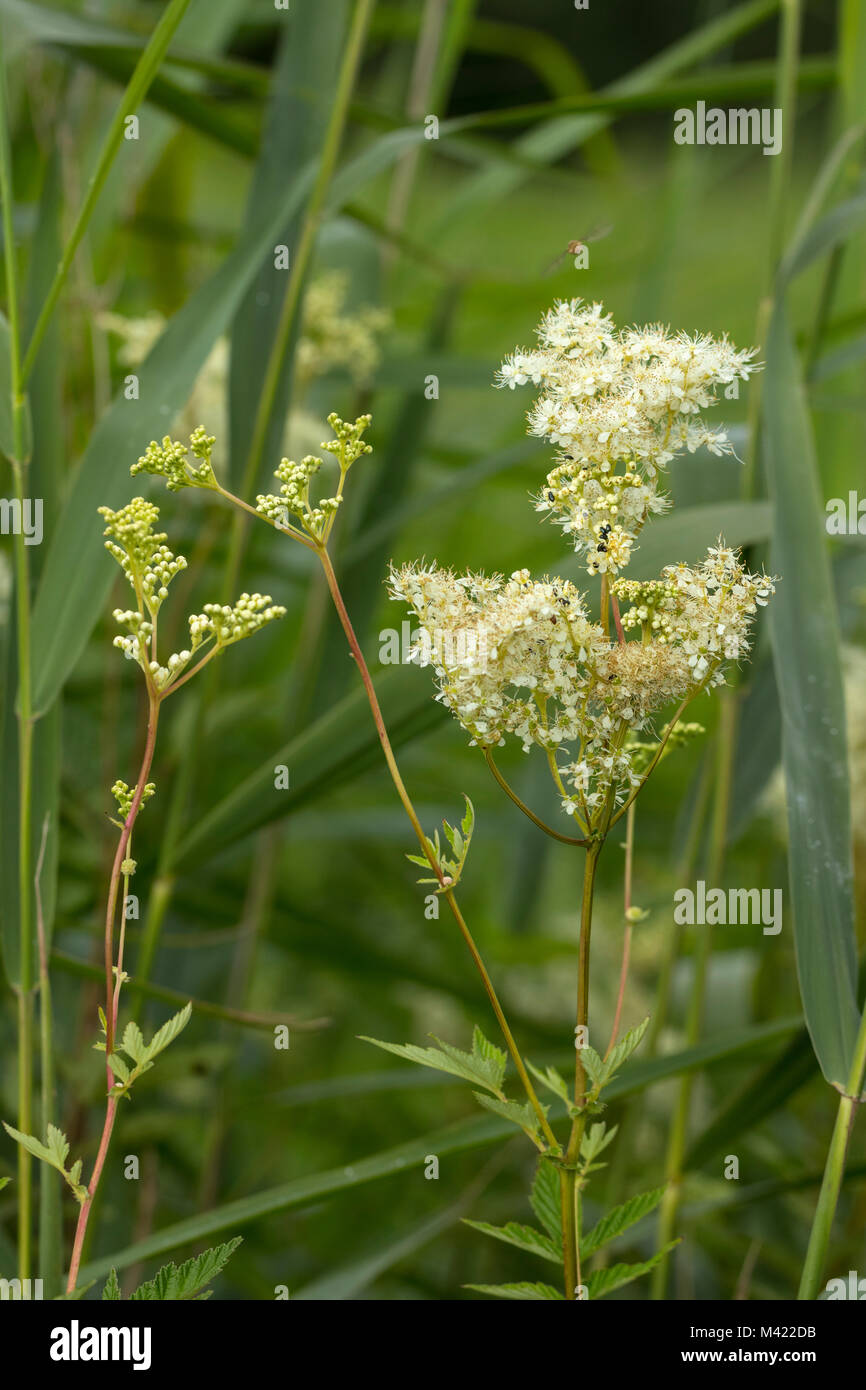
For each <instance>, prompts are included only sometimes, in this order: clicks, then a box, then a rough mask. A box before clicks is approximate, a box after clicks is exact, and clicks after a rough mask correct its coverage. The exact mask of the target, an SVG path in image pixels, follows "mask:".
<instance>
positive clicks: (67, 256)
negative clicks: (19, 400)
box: [21, 0, 190, 382]
mask: <svg viewBox="0 0 866 1390" xmlns="http://www.w3.org/2000/svg"><path fill="white" fill-rule="evenodd" d="M189 4H190V0H170V3H169V4H168V5H167V6H166V8H165V10H164V12H163V14H162V17H161V19H160V20H159V23H158V24H157V26H156V28H155V29H154V31H153V33H152V35H151V37H150V39H149V41H148V43H147V46H146V47H145V49H144V51H143V52H142V55H141V57H140V58H139V60H138V62H137V63H136V65H135V71H134V72H133V74H132V76H131V78H130V79H129V85H128V86H127V88H126V91H125V92H124V93H123V96H122V97H121V99H120V105H119V106H118V108H117V110H116V111H115V113H114V118H113V119H112V122H111V125H110V126H109V128H108V133H107V135H106V137H105V140H104V142H103V145H102V149H101V150H100V152H99V159H98V160H97V163H96V169H95V170H94V173H93V176H92V177H91V180H90V183H89V184H88V186H87V192H86V193H85V195H84V202H83V203H82V205H81V210H80V211H79V213H78V216H77V218H76V219H75V225H74V226H73V228H72V231H71V233H70V235H69V239H68V241H67V242H66V245H65V246H64V248H63V254H62V256H61V257H60V264H59V265H58V267H57V270H56V272H55V275H54V279H53V281H52V283H51V288H50V289H49V291H48V294H47V296H46V299H45V303H44V304H43V306H42V309H41V310H40V313H39V317H38V319H37V320H36V326H35V328H34V329H33V334H32V336H31V339H30V342H29V343H28V345H27V352H26V354H25V357H24V363H23V366H22V369H21V374H22V379H23V381H25V382H26V381H27V379H28V378H29V376H30V373H31V371H32V370H33V367H34V365H35V362H36V357H37V354H38V352H39V348H40V346H41V344H42V339H43V338H44V336H45V332H46V329H47V328H48V324H49V322H50V321H51V315H52V314H53V313H54V310H55V308H56V306H57V301H58V299H59V298H60V294H61V291H62V289H63V286H64V285H65V283H66V279H67V276H68V275H69V271H70V269H71V268H72V262H73V261H74V259H75V253H76V251H77V250H78V247H79V245H80V243H81V239H82V237H83V236H84V233H85V231H86V230H87V224H88V223H89V221H90V218H91V216H92V215H93V209H94V208H95V206H96V203H97V201H98V199H99V195H100V194H101V192H102V190H103V188H104V187H105V181H106V179H107V178H108V175H109V172H110V170H111V166H112V164H113V163H114V158H115V155H116V154H117V151H118V150H119V149H120V145H121V142H122V141H123V137H124V133H125V128H126V120H127V117H128V116H133V115H135V114H136V109H137V107H138V106H139V105H140V104H141V102H142V101H143V100H144V97H145V95H146V93H147V90H148V88H149V87H150V84H151V83H152V81H153V79H154V78H155V76H156V74H157V71H158V69H159V67H160V64H161V63H162V60H163V58H164V57H165V54H166V51H167V49H168V46H169V44H170V43H171V40H172V38H173V37H174V33H175V30H176V29H177V27H178V25H179V24H180V21H181V20H182V19H183V17H184V14H185V13H186V11H187V9H188V8H189Z"/></svg>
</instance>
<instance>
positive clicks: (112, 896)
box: [66, 690, 160, 1293]
mask: <svg viewBox="0 0 866 1390" xmlns="http://www.w3.org/2000/svg"><path fill="white" fill-rule="evenodd" d="M149 701H150V703H149V708H148V718H147V738H146V740H145V745H144V753H143V755H142V760H141V769H140V771H139V774H138V782H137V783H136V787H135V792H134V794H133V798H132V802H131V803H130V807H129V813H128V815H127V817H126V820H125V821H124V823H123V829H122V830H121V832H120V839H119V840H118V842H117V849H116V851H115V854H114V863H113V864H112V866H111V878H110V880H109V885H108V904H107V907H106V910H105V1077H106V1085H107V1088H108V1099H107V1101H106V1107H105V1122H104V1124H103V1126H102V1138H101V1139H100V1141H99V1150H98V1152H97V1155H96V1162H95V1163H94V1165H93V1172H92V1174H91V1176H90V1182H89V1183H88V1187H87V1197H86V1198H85V1200H84V1201H83V1202H82V1203H81V1209H80V1211H79V1213H78V1224H77V1225H76V1227H75V1240H74V1242H73V1246H72V1259H71V1261H70V1264H69V1278H68V1280H67V1283H66V1292H67V1293H74V1291H75V1285H76V1283H77V1282H78V1270H79V1268H80V1265H81V1252H82V1250H83V1249H84V1238H85V1236H86V1234H87V1223H88V1221H89V1219H90V1209H91V1207H92V1206H93V1199H94V1197H95V1196H96V1189H97V1188H98V1186H99V1180H100V1178H101V1177H102V1169H103V1167H104V1166H105V1160H106V1157H107V1155H108V1146H109V1144H110V1142H111V1134H112V1130H113V1129H114V1121H115V1119H116V1117H117V1101H118V1097H117V1096H116V1095H115V1094H113V1092H114V1087H115V1078H114V1072H113V1071H112V1070H111V1066H110V1065H109V1061H108V1059H109V1057H110V1056H111V1054H112V1052H113V1051H114V1037H115V1033H116V1031H117V1014H118V1008H119V1005H120V972H121V967H122V964H123V962H122V959H119V960H118V968H117V975H115V973H114V918H115V915H116V912H117V891H118V887H119V885H120V880H121V878H122V877H123V871H122V865H123V861H124V859H126V857H127V853H128V850H129V841H130V837H131V835H132V828H133V826H134V825H135V821H136V817H137V816H138V812H139V810H140V808H141V800H142V797H143V796H144V788H145V784H146V782H147V778H148V774H149V772H150V768H151V764H152V763H153V754H154V749H155V748H156V730H157V724H158V722H159V706H160V701H159V697H158V696H157V695H155V694H154V693H153V691H152V690H151V691H150V692H149ZM121 950H122V946H121Z"/></svg>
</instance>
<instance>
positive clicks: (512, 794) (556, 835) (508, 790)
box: [481, 748, 589, 849]
mask: <svg viewBox="0 0 866 1390" xmlns="http://www.w3.org/2000/svg"><path fill="white" fill-rule="evenodd" d="M481 751H482V753H483V754H484V757H485V760H486V762H487V766H488V767H489V768H490V771H491V772H492V773H493V776H494V778H495V779H496V781H497V782H498V783H499V785H500V787H501V788H502V790H503V791H504V792H505V795H506V796H507V797H509V798H510V799H511V800H512V801H513V802H514V804H515V806H517V807H518V808H519V809H520V810H521V811H522V812H523V814H524V815H525V816H527V817H528V819H529V820H531V821H532V823H533V825H537V826H538V828H539V830H543V831H544V833H545V835H549V836H550V838H551V839H552V840H559V841H560V842H561V843H562V844H564V845H580V846H581V847H582V848H583V849H586V847H587V845H588V844H589V840H579V839H576V838H575V837H574V836H573V835H562V834H560V832H559V831H558V830H554V829H553V826H551V825H547V824H546V823H545V822H544V821H543V820H541V819H540V818H539V817H538V816H537V815H536V814H535V812H534V811H530V809H529V807H528V806H527V805H526V804H525V803H524V802H523V801H521V799H520V797H519V796H518V795H517V792H516V791H514V789H513V788H512V787H510V786H509V785H508V783H507V782H506V780H505V778H504V777H503V776H502V773H501V772H500V771H499V768H498V767H497V766H496V763H495V762H494V760H493V754H492V753H491V751H490V749H489V748H482V750H481Z"/></svg>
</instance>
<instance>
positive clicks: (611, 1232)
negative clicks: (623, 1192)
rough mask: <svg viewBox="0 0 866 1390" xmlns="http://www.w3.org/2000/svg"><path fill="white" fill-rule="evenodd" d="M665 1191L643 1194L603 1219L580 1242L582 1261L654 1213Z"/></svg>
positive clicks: (659, 1190) (659, 1188) (657, 1189)
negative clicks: (650, 1213)
mask: <svg viewBox="0 0 866 1390" xmlns="http://www.w3.org/2000/svg"><path fill="white" fill-rule="evenodd" d="M664 1191H665V1189H664V1188H663V1187H657V1188H655V1189H654V1190H653V1191H652V1192H641V1193H639V1195H638V1196H636V1197H632V1198H631V1199H630V1201H628V1202H623V1203H622V1205H621V1206H618V1207H614V1208H613V1210H612V1211H609V1212H608V1213H607V1215H606V1216H603V1217H601V1219H600V1220H599V1221H597V1222H596V1224H595V1225H594V1226H593V1228H592V1230H591V1231H588V1232H587V1234H586V1235H585V1236H584V1237H583V1239H582V1240H581V1242H580V1255H581V1259H588V1258H589V1256H590V1255H594V1254H595V1252H596V1250H600V1249H601V1247H602V1246H603V1245H607V1244H608V1242H609V1241H611V1240H614V1239H615V1237H616V1236H620V1235H622V1233H623V1231H627V1230H628V1228H629V1227H630V1226H634V1225H635V1223H636V1222H637V1221H640V1220H642V1218H643V1217H644V1216H646V1215H647V1214H648V1213H649V1212H651V1211H653V1210H654V1209H655V1208H656V1207H657V1206H658V1204H659V1202H660V1201H661V1199H662V1197H663V1196H664Z"/></svg>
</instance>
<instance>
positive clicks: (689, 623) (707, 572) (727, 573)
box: [659, 541, 776, 685]
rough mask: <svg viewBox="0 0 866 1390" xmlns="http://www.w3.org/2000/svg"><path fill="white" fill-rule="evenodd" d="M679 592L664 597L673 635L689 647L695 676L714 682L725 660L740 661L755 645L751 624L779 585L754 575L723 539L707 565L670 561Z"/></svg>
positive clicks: (669, 577)
mask: <svg viewBox="0 0 866 1390" xmlns="http://www.w3.org/2000/svg"><path fill="white" fill-rule="evenodd" d="M663 575H664V579H665V580H666V582H667V584H668V585H670V586H672V588H673V590H674V591H675V592H674V593H673V594H670V593H669V592H667V593H666V594H665V596H664V597H663V598H662V599H661V602H660V605H659V606H660V609H661V612H662V614H663V615H664V616H665V617H667V618H668V619H669V622H670V628H671V631H670V634H669V635H668V636H667V638H666V640H667V641H668V642H675V643H677V645H678V646H680V647H681V648H682V650H683V651H684V652H685V654H686V656H687V658H688V663H689V666H690V667H691V669H692V671H693V673H694V678H695V680H698V681H703V680H704V679H705V678H706V677H707V676H708V675H709V680H708V682H707V683H708V684H709V685H722V684H724V673H723V669H722V667H723V663H724V662H726V661H740V660H742V659H743V658H744V657H746V656H748V654H749V652H750V650H751V628H752V624H753V622H754V620H755V616H756V614H757V611H758V609H759V608H765V607H766V606H767V604H768V603H769V601H770V598H771V597H772V595H773V594H774V593H775V592H776V586H775V584H774V582H773V580H772V579H770V578H769V577H768V576H767V575H765V574H749V572H748V571H747V570H746V569H744V567H743V565H742V564H741V563H740V557H739V554H738V552H737V551H735V550H731V549H730V548H729V547H728V546H725V545H722V543H721V541H720V542H719V544H718V545H717V546H713V547H711V548H710V550H709V551H708V553H707V558H706V560H704V561H703V562H702V564H700V565H697V566H695V567H692V566H691V565H686V564H679V565H668V566H667V568H666V569H665V570H664V571H663Z"/></svg>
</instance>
